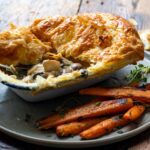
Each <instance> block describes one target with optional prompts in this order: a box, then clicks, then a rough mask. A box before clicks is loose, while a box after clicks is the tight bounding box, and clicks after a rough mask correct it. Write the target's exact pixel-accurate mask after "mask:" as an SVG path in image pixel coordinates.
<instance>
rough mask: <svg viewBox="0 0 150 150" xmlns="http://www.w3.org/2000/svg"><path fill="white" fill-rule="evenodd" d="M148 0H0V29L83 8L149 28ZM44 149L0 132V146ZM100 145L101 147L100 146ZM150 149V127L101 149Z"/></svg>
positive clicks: (80, 11) (141, 27)
mask: <svg viewBox="0 0 150 150" xmlns="http://www.w3.org/2000/svg"><path fill="white" fill-rule="evenodd" d="M149 6H150V1H149V0H0V30H2V29H5V28H6V27H8V24H9V23H10V22H13V23H15V24H17V25H26V24H29V23H30V22H32V21H33V20H34V19H35V18H38V17H44V16H50V15H51V16H57V15H74V14H78V13H83V12H110V13H113V14H117V15H120V16H123V17H125V18H127V19H129V18H134V19H136V21H137V22H138V29H139V30H140V29H147V28H150V10H149ZM5 149H7V150H16V149H21V150H34V149H35V150H45V149H49V148H47V147H43V146H37V145H33V144H28V143H25V142H22V141H19V140H15V139H13V138H11V137H9V136H8V135H5V134H3V133H1V132H0V150H5ZM97 149H98V148H97ZM126 149H129V150H150V130H147V131H145V132H143V133H142V134H140V135H137V136H136V137H133V138H131V139H128V140H126V141H122V142H119V143H114V144H111V145H107V146H102V147H101V150H126Z"/></svg>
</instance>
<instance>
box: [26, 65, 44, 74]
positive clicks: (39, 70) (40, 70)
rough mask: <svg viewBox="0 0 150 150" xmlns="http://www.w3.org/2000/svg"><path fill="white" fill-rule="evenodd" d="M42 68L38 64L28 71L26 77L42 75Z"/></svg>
mask: <svg viewBox="0 0 150 150" xmlns="http://www.w3.org/2000/svg"><path fill="white" fill-rule="evenodd" d="M43 72H44V67H43V65H42V64H38V65H35V66H33V67H32V68H31V69H29V70H28V75H35V74H37V73H43Z"/></svg>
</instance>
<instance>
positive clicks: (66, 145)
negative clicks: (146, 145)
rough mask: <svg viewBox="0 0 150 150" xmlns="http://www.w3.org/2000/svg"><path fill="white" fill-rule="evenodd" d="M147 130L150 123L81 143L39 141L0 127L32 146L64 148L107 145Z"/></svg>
mask: <svg viewBox="0 0 150 150" xmlns="http://www.w3.org/2000/svg"><path fill="white" fill-rule="evenodd" d="M149 128H150V122H147V123H145V124H143V125H142V126H140V127H137V128H135V129H133V130H131V131H127V132H124V133H123V134H120V135H119V134H118V136H113V137H109V138H104V139H102V140H101V139H100V138H97V139H92V140H81V141H67V140H66V141H58V140H51V139H49V140H48V139H40V138H37V137H32V136H28V135H26V134H22V133H19V132H17V131H13V130H11V129H8V128H6V127H3V126H1V125H0V131H2V132H3V133H6V134H7V135H9V136H11V137H14V138H16V139H19V140H22V141H25V142H28V143H32V144H37V145H43V146H49V147H64V148H73V147H74V148H79V147H94V146H101V145H108V144H111V143H115V142H119V141H123V140H125V139H128V138H131V137H133V136H136V135H137V134H140V133H141V132H143V131H145V130H147V129H149Z"/></svg>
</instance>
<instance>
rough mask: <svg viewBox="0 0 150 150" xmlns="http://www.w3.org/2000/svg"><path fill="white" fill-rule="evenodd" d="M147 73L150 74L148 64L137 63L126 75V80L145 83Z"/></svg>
mask: <svg viewBox="0 0 150 150" xmlns="http://www.w3.org/2000/svg"><path fill="white" fill-rule="evenodd" d="M148 74H150V66H144V65H143V64H139V65H137V66H135V68H134V69H133V70H131V71H130V73H129V74H128V75H127V76H126V80H127V81H128V82H129V83H134V82H135V83H139V82H144V83H146V82H147V76H148Z"/></svg>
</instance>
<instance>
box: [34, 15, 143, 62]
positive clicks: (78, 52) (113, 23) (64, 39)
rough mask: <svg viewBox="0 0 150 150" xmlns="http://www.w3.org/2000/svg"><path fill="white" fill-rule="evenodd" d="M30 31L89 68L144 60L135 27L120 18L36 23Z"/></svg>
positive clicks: (92, 17) (84, 17)
mask: <svg viewBox="0 0 150 150" xmlns="http://www.w3.org/2000/svg"><path fill="white" fill-rule="evenodd" d="M31 30H32V32H33V33H34V34H35V35H36V36H37V37H38V38H39V39H40V40H42V41H44V42H45V41H46V42H50V43H51V46H52V47H53V48H54V49H56V50H57V52H59V53H61V54H62V55H63V56H64V57H67V58H73V59H77V60H80V61H84V62H87V63H89V64H90V63H96V62H98V61H101V62H111V61H116V62H117V61H118V60H121V59H124V58H126V57H128V59H131V58H132V59H133V60H132V62H133V63H135V62H136V61H137V60H140V59H143V44H142V42H141V40H140V38H139V35H138V33H137V31H136V29H135V27H134V26H133V25H132V24H131V23H130V22H128V21H127V20H125V19H123V18H122V17H119V16H113V15H111V14H103V13H99V14H80V15H77V16H72V17H56V18H51V17H50V18H46V19H37V20H35V21H34V23H33V24H32V26H31ZM133 55H134V57H132V56H133Z"/></svg>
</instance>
